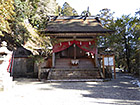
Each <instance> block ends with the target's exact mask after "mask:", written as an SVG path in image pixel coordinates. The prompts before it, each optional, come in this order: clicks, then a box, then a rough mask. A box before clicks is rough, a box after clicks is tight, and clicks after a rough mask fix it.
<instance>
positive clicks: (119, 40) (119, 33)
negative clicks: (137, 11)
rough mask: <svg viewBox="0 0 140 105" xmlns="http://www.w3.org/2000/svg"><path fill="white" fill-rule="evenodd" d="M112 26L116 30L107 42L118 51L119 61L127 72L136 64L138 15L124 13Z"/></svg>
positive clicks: (117, 57) (107, 38) (108, 37)
mask: <svg viewBox="0 0 140 105" xmlns="http://www.w3.org/2000/svg"><path fill="white" fill-rule="evenodd" d="M110 27H111V29H114V30H116V31H115V33H114V34H112V35H110V36H107V37H106V42H105V44H106V45H108V46H109V45H111V46H110V47H112V49H113V50H114V52H116V59H117V63H118V64H119V65H122V66H124V67H125V70H127V72H131V71H132V67H133V66H134V65H132V64H134V63H133V60H134V57H133V56H134V55H135V51H136V49H137V48H136V43H137V42H138V36H139V35H138V27H139V21H138V19H137V18H136V17H130V16H129V15H123V16H122V17H121V18H118V19H117V20H115V21H114V22H113V23H112V24H111V25H110Z"/></svg>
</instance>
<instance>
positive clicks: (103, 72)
mask: <svg viewBox="0 0 140 105" xmlns="http://www.w3.org/2000/svg"><path fill="white" fill-rule="evenodd" d="M102 58H103V59H102V60H103V75H104V78H105V65H104V55H103V57H102Z"/></svg>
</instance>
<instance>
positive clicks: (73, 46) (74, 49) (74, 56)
mask: <svg viewBox="0 0 140 105" xmlns="http://www.w3.org/2000/svg"><path fill="white" fill-rule="evenodd" d="M73 47H74V59H76V45H75V44H73Z"/></svg>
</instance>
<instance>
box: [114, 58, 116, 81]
mask: <svg viewBox="0 0 140 105" xmlns="http://www.w3.org/2000/svg"><path fill="white" fill-rule="evenodd" d="M113 64H114V79H116V70H115V57H114V56H113Z"/></svg>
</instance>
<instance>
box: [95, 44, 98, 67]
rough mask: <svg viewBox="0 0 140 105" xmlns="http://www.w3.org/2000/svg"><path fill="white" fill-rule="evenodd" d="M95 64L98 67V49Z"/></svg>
mask: <svg viewBox="0 0 140 105" xmlns="http://www.w3.org/2000/svg"><path fill="white" fill-rule="evenodd" d="M95 64H96V67H98V48H97V47H96V54H95Z"/></svg>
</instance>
